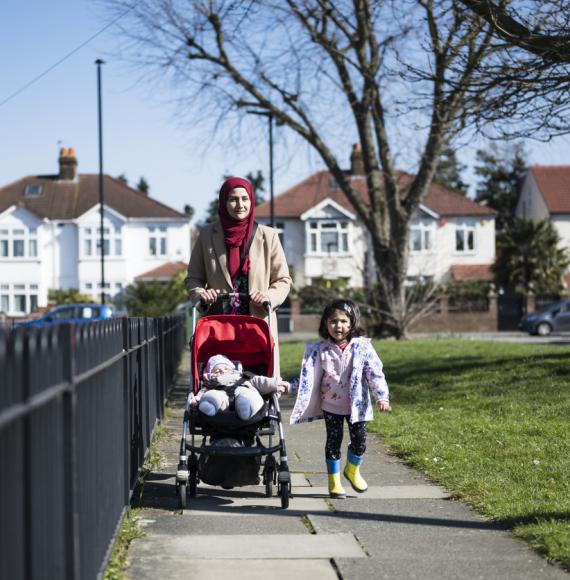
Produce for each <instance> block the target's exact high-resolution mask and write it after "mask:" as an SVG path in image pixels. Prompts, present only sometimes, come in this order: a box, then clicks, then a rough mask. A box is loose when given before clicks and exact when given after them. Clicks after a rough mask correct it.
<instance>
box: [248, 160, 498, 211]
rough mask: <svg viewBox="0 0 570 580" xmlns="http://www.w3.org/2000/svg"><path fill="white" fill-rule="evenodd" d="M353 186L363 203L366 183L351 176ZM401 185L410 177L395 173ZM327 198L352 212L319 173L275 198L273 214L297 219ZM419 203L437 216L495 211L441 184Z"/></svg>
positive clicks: (333, 184)
mask: <svg viewBox="0 0 570 580" xmlns="http://www.w3.org/2000/svg"><path fill="white" fill-rule="evenodd" d="M350 179H351V182H352V186H353V187H354V189H355V190H356V191H357V192H358V194H359V195H360V197H361V199H362V200H363V201H364V202H365V203H366V202H367V195H366V180H365V177H364V176H362V175H352V176H350ZM397 179H398V182H399V184H400V185H401V186H404V187H405V186H406V185H408V184H409V183H410V182H411V181H412V179H413V176H412V175H410V174H408V173H404V172H402V171H399V172H397ZM327 197H330V198H331V199H333V200H334V201H335V202H337V203H338V204H340V205H341V206H342V207H344V208H345V209H347V210H349V211H350V212H353V213H354V207H353V206H352V205H351V203H350V202H349V201H348V199H347V198H346V196H345V195H344V193H343V192H342V190H341V189H340V187H338V185H336V182H335V180H334V179H333V177H332V175H331V174H330V173H329V172H328V171H319V172H317V173H314V174H313V175H311V176H310V177H308V178H307V179H305V180H303V181H301V182H300V183H298V184H297V185H294V186H293V187H291V188H290V189H288V190H287V191H285V192H283V193H281V194H280V195H277V196H276V197H275V199H274V201H273V203H274V213H275V216H276V217H279V218H298V217H299V216H300V215H302V214H303V213H305V212H306V211H307V210H309V209H311V208H312V207H314V206H315V205H317V204H318V203H319V202H320V201H322V200H323V199H325V198H327ZM422 203H423V204H424V205H425V206H426V207H428V208H429V209H431V210H432V211H434V212H436V213H437V214H439V215H440V216H442V217H443V216H446V217H452V216H468V215H471V216H475V215H477V216H485V215H488V216H494V215H495V214H496V212H495V210H493V209H491V208H489V207H487V206H484V205H481V204H480V203H476V202H474V201H472V200H470V199H468V198H466V197H464V196H463V195H461V194H459V193H456V192H454V191H451V190H450V189H447V188H445V187H443V186H441V185H437V184H435V183H434V184H432V185H431V186H430V188H429V189H428V193H427V194H426V196H425V198H424V199H423V201H422ZM269 212H270V207H269V202H268V201H266V202H264V203H262V204H260V205H258V206H257V207H256V208H255V214H256V216H257V217H269Z"/></svg>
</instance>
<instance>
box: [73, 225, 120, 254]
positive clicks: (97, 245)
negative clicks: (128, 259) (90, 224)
mask: <svg viewBox="0 0 570 580" xmlns="http://www.w3.org/2000/svg"><path fill="white" fill-rule="evenodd" d="M121 235H122V230H121V227H120V226H115V227H114V228H113V230H112V231H111V228H110V227H103V252H104V254H105V256H121V255H122V253H123V247H122V239H121ZM81 236H82V240H83V241H82V242H81V247H82V248H83V256H84V257H96V256H101V228H100V227H98V228H83V230H82V232H81ZM111 248H112V249H113V253H111Z"/></svg>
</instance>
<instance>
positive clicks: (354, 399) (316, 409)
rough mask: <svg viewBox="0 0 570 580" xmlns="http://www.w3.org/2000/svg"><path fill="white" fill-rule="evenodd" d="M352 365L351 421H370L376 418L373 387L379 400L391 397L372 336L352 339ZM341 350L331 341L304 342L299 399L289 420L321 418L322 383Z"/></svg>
mask: <svg viewBox="0 0 570 580" xmlns="http://www.w3.org/2000/svg"><path fill="white" fill-rule="evenodd" d="M348 349H350V352H349V353H348V354H350V355H351V356H349V357H347V360H348V364H349V365H351V366H352V368H351V369H350V372H349V373H346V375H345V373H344V372H343V375H344V376H348V377H349V380H348V385H347V386H348V388H349V393H350V402H351V413H350V422H351V423H356V422H359V421H371V420H372V417H373V411H372V402H371V400H370V390H372V392H373V393H374V397H375V398H376V400H378V401H379V400H382V399H383V400H388V397H389V391H388V384H387V383H386V378H385V377H384V372H383V371H382V361H381V360H380V358H379V357H378V355H377V354H376V351H375V350H374V347H373V346H372V344H371V341H370V339H369V338H365V337H360V338H353V339H352V340H351V341H350V343H349V344H348V346H347V347H346V350H348ZM338 357H339V355H338V349H337V348H335V346H334V345H333V344H332V343H331V342H330V341H328V340H324V341H321V342H309V343H307V344H306V345H305V354H304V355H303V363H302V366H301V375H300V377H299V387H298V391H297V400H296V402H295V407H294V408H293V412H292V413H291V420H290V423H292V424H296V423H303V422H306V421H314V420H315V419H322V417H323V411H322V409H321V392H320V384H321V379H322V376H323V373H324V372H325V371H327V372H330V371H333V370H334V369H333V367H334V364H335V359H336V361H337V365H338Z"/></svg>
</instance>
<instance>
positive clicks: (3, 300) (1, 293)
mask: <svg viewBox="0 0 570 580" xmlns="http://www.w3.org/2000/svg"><path fill="white" fill-rule="evenodd" d="M9 310H10V286H9V285H8V284H0V312H4V313H6V312H8V311H9Z"/></svg>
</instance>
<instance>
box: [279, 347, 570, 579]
mask: <svg viewBox="0 0 570 580" xmlns="http://www.w3.org/2000/svg"><path fill="white" fill-rule="evenodd" d="M374 344H375V346H376V349H377V351H378V353H379V354H380V357H381V358H382V360H383V362H384V368H385V372H386V376H387V378H388V382H389V384H390V388H391V392H392V403H393V408H394V411H393V412H392V413H391V414H382V415H379V414H378V413H377V414H376V416H375V420H374V422H373V423H372V424H371V425H370V428H371V430H375V431H377V432H378V433H380V434H381V435H382V436H383V438H384V440H385V442H386V443H388V444H389V445H390V447H391V449H392V450H393V451H394V453H396V454H397V455H398V456H400V457H402V458H404V459H405V460H406V461H407V462H408V463H410V464H411V465H413V466H415V467H417V468H419V469H420V470H422V471H423V472H424V473H426V474H427V475H429V476H430V477H431V478H432V479H433V480H435V481H437V482H439V483H441V484H442V485H444V486H445V487H446V488H447V489H448V490H449V491H450V492H451V493H452V494H453V496H454V497H457V498H461V499H463V500H466V501H468V502H469V503H471V504H472V505H473V506H474V507H476V508H477V509H478V510H479V511H480V512H481V513H482V514H484V515H485V516H487V517H489V518H492V519H493V520H495V521H497V522H499V523H501V524H502V525H504V526H506V527H508V528H509V529H511V530H512V533H513V534H514V535H515V536H517V537H520V538H522V539H524V540H526V541H527V542H528V543H529V544H530V545H531V546H532V547H533V548H535V549H536V550H538V551H539V552H541V553H542V554H544V555H545V556H546V557H547V558H548V559H551V560H556V561H558V562H560V563H561V564H562V565H563V566H564V567H565V568H566V569H570V431H569V429H568V423H569V421H568V418H569V417H570V384H569V382H568V378H567V376H568V370H569V366H570V365H569V363H570V357H569V355H570V348H569V347H568V346H564V345H544V346H541V345H525V344H513V343H503V342H479V341H468V340H441V339H440V340H438V339H433V340H412V341H407V342H394V341H375V343H374ZM302 352H303V346H302V345H301V344H299V343H284V344H282V345H281V356H282V368H283V374H284V376H287V377H294V376H295V375H297V374H298V370H299V363H300V360H301V357H302Z"/></svg>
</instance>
